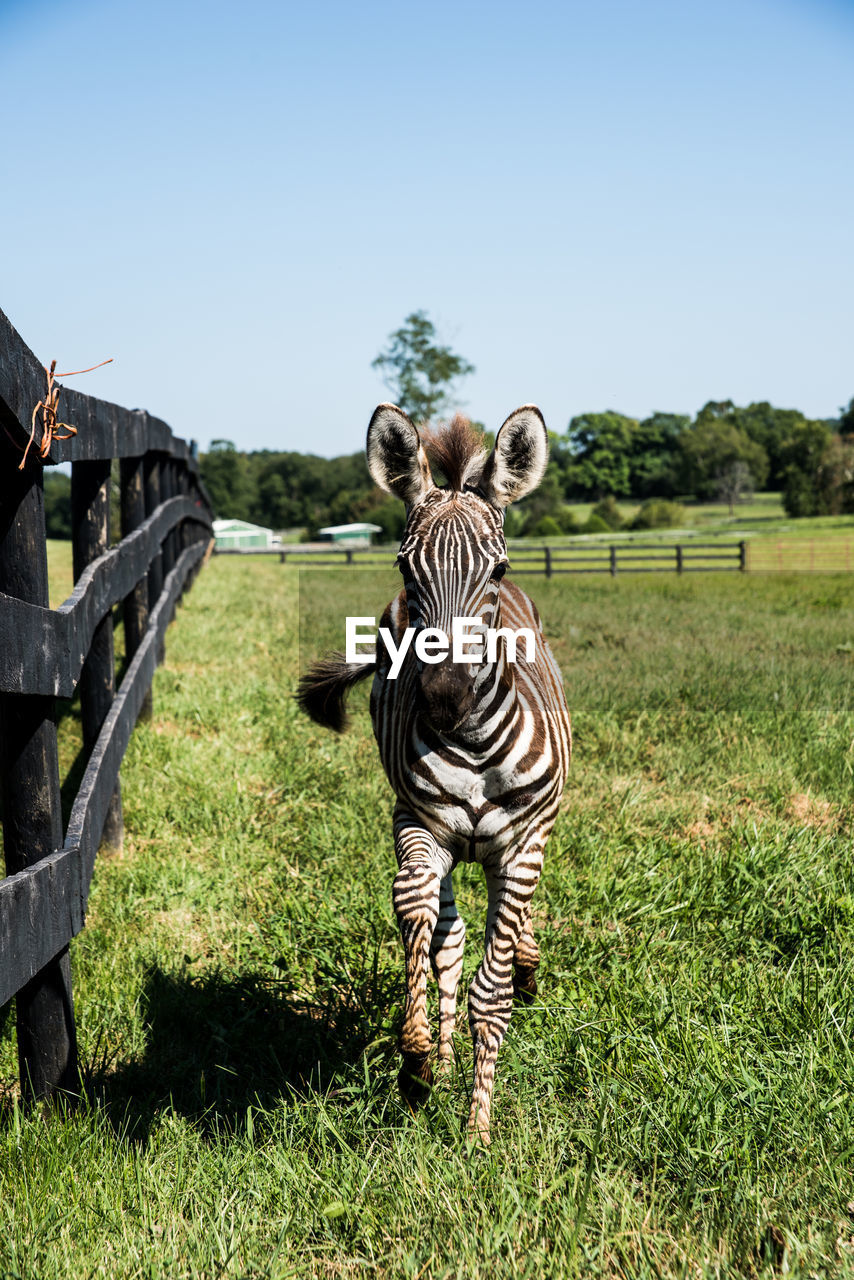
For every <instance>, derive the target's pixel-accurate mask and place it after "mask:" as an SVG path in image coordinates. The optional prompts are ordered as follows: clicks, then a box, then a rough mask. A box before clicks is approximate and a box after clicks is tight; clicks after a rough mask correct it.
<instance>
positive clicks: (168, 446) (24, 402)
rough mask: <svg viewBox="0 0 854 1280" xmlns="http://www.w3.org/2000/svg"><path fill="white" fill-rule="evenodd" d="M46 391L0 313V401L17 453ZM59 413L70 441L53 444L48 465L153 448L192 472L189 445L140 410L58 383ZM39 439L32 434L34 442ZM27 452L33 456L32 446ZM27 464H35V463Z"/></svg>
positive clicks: (37, 368)
mask: <svg viewBox="0 0 854 1280" xmlns="http://www.w3.org/2000/svg"><path fill="white" fill-rule="evenodd" d="M46 391H47V376H46V374H45V370H44V366H43V365H42V364H41V362H40V361H39V360H37V359H36V357H35V355H34V354H33V352H32V351H31V350H30V348H29V347H28V346H27V344H26V343H25V342H24V340H23V338H22V337H21V336H20V334H19V333H18V332H17V331H16V330H15V328H14V327H13V326H12V324H11V323H10V321H9V319H8V318H7V316H5V315H4V314H3V312H2V311H0V402H2V404H3V405H4V407H5V409H6V414H4V419H5V422H6V426H7V430H9V431H10V432H11V434H12V436H13V438H14V440H15V444H16V446H17V448H18V449H19V450H20V451H21V452H23V449H24V447H25V445H26V442H27V439H28V437H29V434H30V422H31V417H32V412H33V409H34V408H35V406H36V404H37V403H38V402H39V400H41V399H43V397H44V395H45V392H46ZM59 417H60V419H61V420H62V421H64V422H70V423H71V425H72V426H74V427H76V428H77V434H76V435H75V436H72V437H71V439H70V440H55V441H54V442H53V445H52V446H51V449H50V453H49V455H48V457H47V459H46V463H47V464H48V465H52V464H55V463H57V462H76V461H78V460H81V461H89V462H92V461H95V460H96V459H101V460H104V459H107V458H125V457H133V456H138V455H141V454H143V453H145V452H146V451H147V450H148V449H157V450H159V451H161V452H162V453H166V454H170V455H173V456H174V457H177V458H180V459H181V460H182V461H184V462H185V463H186V464H187V465H188V466H189V467H190V469H191V471H194V472H198V461H197V459H196V458H195V457H194V455H193V451H192V447H191V445H189V444H188V443H187V442H186V441H185V440H180V439H178V438H177V437H176V436H174V435H173V434H172V432H171V430H170V428H169V427H168V426H167V425H166V423H165V422H163V421H162V420H161V419H160V418H154V417H152V415H151V414H149V413H147V412H146V411H145V410H144V409H124V408H122V407H121V406H120V405H116V404H111V403H110V402H109V401H108V400H98V399H97V398H96V397H95V396H89V395H85V394H84V393H83V392H80V391H77V390H76V389H75V388H73V387H67V386H65V385H62V389H61V391H60V396H59ZM39 438H40V434H39V433H38V432H37V440H36V444H38V440H39ZM34 448H35V446H34ZM31 456H33V457H34V458H36V459H37V454H35V453H34V450H31ZM28 465H29V460H28ZM33 465H39V463H38V461H34V463H33Z"/></svg>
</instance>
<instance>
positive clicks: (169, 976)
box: [0, 558, 854, 1280]
mask: <svg viewBox="0 0 854 1280" xmlns="http://www.w3.org/2000/svg"><path fill="white" fill-rule="evenodd" d="M54 568H55V573H56V575H57V586H56V590H57V593H58V595H57V600H58V599H61V598H62V597H63V596H64V595H65V594H67V591H66V590H64V589H63V587H62V582H64V581H66V576H64V574H65V571H64V570H63V569H62V567H61V565H60V564H59V562H58V560H56V559H55V560H54ZM318 584H322V585H323V594H322V596H321V594H320V593H319V591H318ZM528 585H529V587H530V590H531V592H532V594H533V595H534V596H535V598H536V600H537V603H538V605H539V606H540V610H541V613H542V614H543V617H544V620H545V623H546V627H547V630H548V632H549V634H550V635H551V637H552V638H553V641H554V646H555V649H556V652H557V655H558V657H559V660H560V662H561V664H562V666H563V670H564V674H565V679H566V688H567V695H568V700H569V704H570V708H571V710H572V713H573V722H574V729H575V759H574V763H573V768H572V771H571V775H570V782H569V785H568V787H567V792H566V798H565V803H564V808H563V812H562V815H561V818H560V820H559V823H558V825H557V827H556V829H555V832H554V835H553V837H552V841H551V844H550V847H549V849H548V851H547V858H546V868H545V872H544V875H543V879H542V882H541V885H540V888H539V890H538V894H537V897H536V899H535V925H536V927H537V929H538V934H539V938H540V943H541V948H542V953H543V964H542V968H541V971H540V973H541V980H540V996H539V999H538V1001H537V1002H536V1003H535V1004H534V1005H533V1006H532V1007H530V1008H528V1009H524V1010H521V1009H520V1010H518V1011H517V1012H516V1013H515V1014H514V1018H513V1021H512V1023H511V1027H510V1031H509V1033H508V1036H507V1039H506V1041H505V1044H504V1047H503V1049H502V1053H501V1057H500V1060H499V1070H498V1078H497V1085H496V1103H495V1110H494V1117H493V1123H494V1139H493V1147H492V1149H491V1151H490V1152H489V1153H488V1154H481V1155H479V1156H478V1157H476V1158H474V1159H467V1158H466V1148H465V1143H464V1140H463V1132H462V1122H463V1119H464V1116H465V1112H466V1096H467V1091H468V1084H469V1076H470V1070H471V1051H470V1047H469V1042H468V1035H467V1030H466V1027H465V1015H464V1011H463V1012H462V1015H461V1019H460V1024H459V1031H458V1036H457V1056H458V1061H457V1068H456V1070H455V1071H454V1072H453V1074H452V1075H451V1077H450V1078H449V1079H448V1080H447V1081H446V1082H444V1083H442V1084H441V1085H440V1086H438V1087H437V1088H436V1089H435V1090H434V1093H433V1097H432V1099H431V1101H430V1104H429V1105H428V1107H427V1108H426V1109H425V1111H423V1112H422V1113H421V1114H419V1116H418V1117H417V1118H413V1117H412V1116H411V1115H410V1114H409V1113H408V1112H407V1111H406V1109H405V1107H404V1106H403V1104H402V1103H401V1101H400V1100H399V1098H398V1096H397V1092H396V1088H395V1076H396V1070H397V1060H396V1053H395V1037H396V1032H397V1026H398V1022H399V1017H400V1010H401V999H402V963H401V959H402V956H401V948H400V944H399V940H398V938H397V934H396V928H395V924H394V920H393V915H392V911H391V904H390V889H391V880H392V875H393V854H392V846H391V834H390V832H391V827H390V814H391V797H390V793H389V791H388V788H387V786H386V784H385V781H384V779H383V777H382V775H381V772H380V770H379V767H378V763H377V758H376V752H375V748H374V744H373V741H372V738H371V734H370V723H369V719H368V716H367V710H366V705H367V691H366V689H365V688H362V689H360V690H357V691H356V694H355V696H354V698H353V723H352V727H351V729H350V731H349V732H348V734H347V735H345V736H343V737H341V738H335V737H333V736H332V735H330V734H327V733H325V732H324V731H322V730H320V729H318V728H316V727H315V726H313V725H312V724H310V723H309V722H307V721H306V720H305V719H303V718H302V717H301V716H300V715H299V714H298V712H297V710H296V708H295V705H294V703H293V700H292V698H291V694H292V691H293V688H294V683H295V679H296V675H297V670H298V664H299V656H300V651H301V652H302V657H303V660H304V659H305V658H306V657H307V656H308V654H309V652H310V651H313V650H315V649H317V648H321V647H323V646H324V645H325V644H327V643H334V644H338V645H340V644H341V642H342V639H343V615H344V614H345V613H348V612H352V613H360V614H367V615H377V614H378V613H379V612H380V610H381V608H382V605H383V604H384V603H385V599H386V597H387V595H388V593H389V591H390V590H392V589H396V586H397V576H396V575H395V574H393V573H392V574H389V573H382V574H377V573H374V572H367V571H366V572H361V571H351V572H349V573H347V572H346V571H345V572H337V571H336V572H330V573H326V574H324V573H323V572H322V571H318V570H314V571H311V572H308V571H303V572H300V571H298V570H291V569H287V568H282V567H281V566H279V565H278V564H277V563H276V562H275V561H273V562H270V561H265V560H257V561H253V560H245V559H244V560H236V559H230V558H222V559H219V560H217V559H215V560H214V561H213V562H212V563H211V565H210V566H209V567H208V568H206V569H205V571H204V572H203V573H202V575H201V576H200V578H199V580H198V582H197V584H196V586H195V587H194V589H193V591H192V593H191V594H190V596H189V597H188V599H187V602H186V603H185V605H184V606H183V608H182V609H181V610H180V611H179V615H178V620H177V623H176V624H175V625H174V626H173V627H172V628H171V629H170V632H169V635H168V642H167V662H166V664H165V666H164V667H163V668H161V670H160V671H159V672H158V675H157V677H156V682H155V690H154V700H155V714H154V718H153V720H152V721H151V722H150V723H148V724H143V725H140V726H139V727H138V729H137V730H136V732H135V733H134V736H133V739H132V741H131V745H130V748H129V751H128V755H127V757H126V761H125V766H124V769H123V773H122V783H123V797H124V807H125V818H126V825H127V837H126V844H125V849H124V852H123V854H122V855H121V856H120V857H118V858H115V859H113V860H112V861H103V862H102V863H101V864H100V865H99V867H98V869H97V872H96V879H95V884H94V887H93V892H92V897H91V900H90V910H89V915H88V925H87V928H86V930H85V931H84V933H83V934H82V935H81V936H80V937H79V938H78V939H77V940H76V942H75V943H74V945H73V948H72V958H73V966H74V977H75V986H76V999H77V1010H78V1031H79V1036H80V1041H81V1050H82V1058H83V1062H84V1067H85V1074H86V1082H87V1088H88V1093H89V1100H88V1101H87V1103H86V1104H84V1106H83V1107H82V1108H81V1109H80V1110H79V1111H78V1112H77V1113H76V1114H75V1115H73V1116H71V1117H62V1116H47V1115H45V1116H42V1115H29V1116H26V1115H24V1114H23V1113H22V1112H21V1109H20V1107H19V1106H18V1103H17V1097H16V1086H15V1085H14V1074H15V1046H14V1031H13V1022H12V1019H11V1018H10V1017H7V1018H6V1019H5V1023H4V1025H3V1027H2V1031H0V1079H2V1080H5V1081H6V1085H5V1091H4V1092H3V1094H2V1099H3V1100H2V1102H0V1275H2V1276H5V1277H12V1276H20V1277H27V1278H29V1277H38V1278H39V1280H48V1278H50V1277H55V1276H56V1277H59V1276H61V1277H72V1276H73V1277H79V1276H104V1277H114V1276H123V1277H124V1276H134V1277H137V1276H138V1277H185V1276H186V1277H199V1276H202V1277H219V1276H228V1277H258V1278H260V1277H287V1276H315V1275H316V1276H323V1277H327V1276H328V1277H338V1276H341V1277H349V1276H363V1275H372V1276H378V1277H398V1276H402V1277H411V1278H412V1280H422V1278H432V1277H437V1278H438V1277H446V1276H447V1277H483V1278H484V1280H485V1278H486V1277H492V1276H498V1277H505V1276H507V1277H511V1276H512V1277H522V1276H526V1277H527V1276H530V1277H539V1276H590V1277H598V1276H621V1277H622V1276H625V1277H647V1276H649V1277H654V1276H660V1277H682V1276H692V1277H693V1276H699V1277H718V1276H727V1277H736V1276H737V1277H742V1276H744V1277H754V1276H777V1275H783V1274H786V1275H788V1276H802V1277H811V1276H819V1277H836V1276H846V1275H848V1276H854V1088H853V1087H852V1085H854V1080H852V1070H853V1069H854V1051H852V1017H851V992H852V983H853V982H854V866H852V860H851V837H852V809H851V797H852V784H854V693H852V689H854V578H852V577H851V576H846V575H839V574H837V575H822V574H814V575H802V576H789V575H786V574H775V575H768V576H759V575H757V576H752V575H737V574H733V575H730V576H725V575H713V574H708V575H697V576H696V577H687V576H686V577H683V578H676V577H675V576H672V577H670V576H667V575H661V576H660V577H656V578H651V577H638V578H633V579H617V580H614V581H612V580H610V579H608V578H595V579H590V578H588V579H573V578H565V579H553V580H551V581H549V582H546V581H544V580H542V579H532V580H530V581H529V584H528ZM301 601H302V607H300V602H301ZM301 623H302V625H300V624H301ZM64 710H65V716H64V719H63V722H62V726H61V742H62V752H63V760H64V762H66V764H67V763H68V762H69V761H71V760H72V759H73V757H74V753H75V734H76V726H75V717H74V714H73V707H72V708H64ZM457 879H458V882H459V891H458V898H459V901H460V907H461V911H462V912H463V914H464V916H465V918H466V920H467V922H468V924H469V935H468V936H469V950H468V960H467V968H466V975H469V974H470V973H471V972H472V970H473V968H474V966H475V965H476V963H477V961H478V959H479V937H480V936H481V931H482V927H483V918H484V895H483V892H482V886H481V883H480V880H481V877H480V873H479V872H478V871H477V869H473V868H462V869H461V870H460V872H459V873H458V875H457ZM2 1021H3V1018H2V1014H0V1022H2Z"/></svg>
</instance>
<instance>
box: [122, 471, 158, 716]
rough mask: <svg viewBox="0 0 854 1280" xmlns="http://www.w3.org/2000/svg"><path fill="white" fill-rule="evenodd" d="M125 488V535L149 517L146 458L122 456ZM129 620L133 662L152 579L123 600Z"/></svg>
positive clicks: (146, 707) (147, 707)
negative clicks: (146, 504) (147, 512)
mask: <svg viewBox="0 0 854 1280" xmlns="http://www.w3.org/2000/svg"><path fill="white" fill-rule="evenodd" d="M119 481H120V488H121V495H120V496H121V517H122V537H123V538H126V537H127V535H128V534H129V533H133V531H134V529H138V528H139V526H140V525H141V524H142V522H143V520H144V519H145V491H144V487H143V466H142V458H122V459H121V462H120V464H119ZM122 613H123V617H124V623H125V656H126V658H127V661H128V662H130V660H131V658H132V657H133V655H134V654H135V653H136V651H137V649H138V648H139V646H140V644H141V643H142V638H143V636H144V635H145V629H146V627H147V626H148V581H147V578H146V577H145V576H143V577H142V578H140V580H139V582H138V583H137V584H136V586H135V587H134V588H133V590H132V591H131V592H130V593H129V594H128V595H126V596H125V598H124V601H123V602H122ZM151 710H152V703H151V689H149V690H148V692H147V693H146V695H145V697H144V699H143V701H142V706H141V708H140V712H139V718H140V719H141V720H150V719H151Z"/></svg>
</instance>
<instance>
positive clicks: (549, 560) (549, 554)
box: [543, 547, 552, 578]
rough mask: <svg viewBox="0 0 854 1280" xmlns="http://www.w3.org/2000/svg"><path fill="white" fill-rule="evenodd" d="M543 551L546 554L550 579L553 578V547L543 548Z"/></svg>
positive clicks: (547, 575) (547, 571) (547, 573)
mask: <svg viewBox="0 0 854 1280" xmlns="http://www.w3.org/2000/svg"><path fill="white" fill-rule="evenodd" d="M543 551H544V552H545V553H546V577H547V578H550V577H551V576H552V549H551V547H543Z"/></svg>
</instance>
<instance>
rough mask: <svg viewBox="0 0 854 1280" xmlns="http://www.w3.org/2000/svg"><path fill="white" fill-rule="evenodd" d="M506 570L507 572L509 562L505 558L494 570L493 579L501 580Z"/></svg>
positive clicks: (495, 580)
mask: <svg viewBox="0 0 854 1280" xmlns="http://www.w3.org/2000/svg"><path fill="white" fill-rule="evenodd" d="M506 572H507V562H506V560H505V561H504V562H503V563H502V564H497V565H496V566H495V568H494V569H493V570H492V581H493V582H500V581H501V579H502V578H503V577H504V575H505V573H506Z"/></svg>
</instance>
